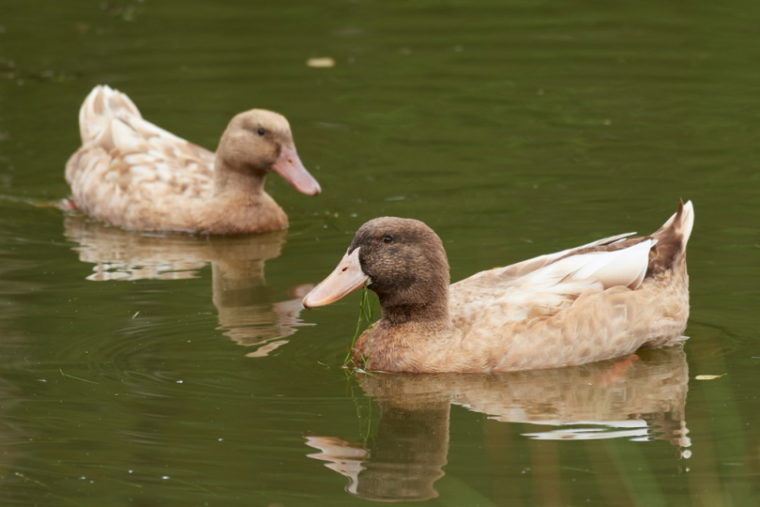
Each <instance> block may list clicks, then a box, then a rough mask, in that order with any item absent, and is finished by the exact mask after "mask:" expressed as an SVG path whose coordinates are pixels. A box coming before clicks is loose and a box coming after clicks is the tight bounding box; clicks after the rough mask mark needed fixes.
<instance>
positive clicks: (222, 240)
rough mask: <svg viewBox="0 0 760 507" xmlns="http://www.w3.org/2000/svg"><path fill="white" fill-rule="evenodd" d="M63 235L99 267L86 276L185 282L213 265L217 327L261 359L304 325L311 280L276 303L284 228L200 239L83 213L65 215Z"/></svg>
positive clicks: (103, 278)
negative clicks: (275, 272) (270, 265)
mask: <svg viewBox="0 0 760 507" xmlns="http://www.w3.org/2000/svg"><path fill="white" fill-rule="evenodd" d="M64 231H65V235H66V238H67V239H69V240H70V241H73V242H75V243H77V244H78V246H77V247H75V248H74V250H75V251H76V252H78V253H79V260H81V261H83V262H88V263H92V264H94V267H93V272H92V274H90V275H89V276H87V279H88V280H94V281H103V280H142V279H158V280H180V279H187V278H195V277H197V276H199V270H200V269H201V268H203V267H204V266H206V264H209V263H210V264H211V270H212V300H213V303H214V306H215V307H216V309H217V313H218V318H219V328H218V329H220V330H222V331H223V332H224V334H225V335H226V336H228V337H230V338H231V339H232V340H234V341H235V342H236V343H238V344H240V345H242V346H244V347H251V348H253V349H254V350H253V351H252V352H249V353H248V354H246V355H247V356H249V357H263V356H266V355H268V354H269V353H271V352H272V351H273V350H275V349H277V348H278V347H280V346H282V345H284V344H285V343H287V341H288V340H286V339H285V338H287V337H288V336H290V335H292V334H293V333H295V332H296V330H297V328H298V327H299V326H304V325H308V324H305V323H303V322H301V321H300V318H299V313H300V311H301V308H302V307H301V299H302V298H303V296H304V295H305V294H306V293H308V292H309V290H311V288H312V285H310V284H304V285H298V286H295V287H292V288H291V289H290V291H289V296H290V297H289V298H288V299H286V300H284V301H274V299H275V296H274V294H273V291H272V289H271V287H269V286H267V285H266V282H265V277H264V265H265V263H266V261H267V260H269V259H274V258H276V257H278V256H279V255H280V253H281V251H282V245H283V244H284V242H285V235H286V232H285V231H277V232H272V233H267V234H260V235H256V236H241V237H198V236H186V235H180V234H166V233H156V234H149V233H144V232H142V233H140V232H131V231H124V230H122V229H118V228H115V227H109V226H106V225H103V224H100V223H98V222H94V221H92V220H89V219H87V218H86V217H82V216H78V215H67V216H66V217H65V219H64Z"/></svg>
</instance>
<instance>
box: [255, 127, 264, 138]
mask: <svg viewBox="0 0 760 507" xmlns="http://www.w3.org/2000/svg"><path fill="white" fill-rule="evenodd" d="M256 133H257V134H258V135H260V136H263V135H264V134H266V133H267V131H266V130H264V128H263V127H259V128H258V130H256Z"/></svg>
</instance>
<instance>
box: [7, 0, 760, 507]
mask: <svg viewBox="0 0 760 507" xmlns="http://www.w3.org/2000/svg"><path fill="white" fill-rule="evenodd" d="M758 21H760V4H757V2H751V1H734V2H727V3H708V2H652V1H644V0H638V1H634V2H626V3H625V4H624V5H613V4H611V3H608V2H593V1H573V2H560V1H540V2H534V1H524V0H523V1H520V0H511V1H508V2H500V1H499V2H497V1H489V0H473V1H432V0H419V1H413V2H381V1H370V0H356V1H337V0H332V1H322V2H313V1H307V0H303V1H287V2H285V1H282V2H245V1H234V2H224V3H220V2H201V1H179V0H166V1H160V2H159V1H155V0H144V1H136V0H105V1H102V2H100V1H89V2H88V1H85V0H76V1H75V0H67V1H65V2H64V1H53V0H48V1H41V0H3V2H2V5H0V308H2V311H0V358H1V359H0V504H2V505H45V506H49V505H93V506H100V505H128V504H135V505H162V506H163V505H271V506H282V505H284V506H293V505H358V504H364V503H367V504H368V503H370V502H371V501H373V500H378V499H382V500H406V501H412V500H423V499H429V503H430V504H431V505H445V506H454V505H456V506H459V505H464V506H474V505H478V506H491V505H525V504H535V505H582V504H587V503H590V504H592V505H646V506H658V505H689V504H693V505H706V506H723V505H725V506H729V505H756V504H757V503H758V501H760V492H759V491H758V489H759V486H760V418H759V416H760V398H759V396H758V378H760V377H759V374H760V345H759V344H758V337H757V333H758V321H759V319H758V308H759V307H760V296H759V295H758V290H757V282H758V280H759V279H760V262H758V261H760V226H758V224H760V208H759V207H758V201H759V200H760V169H759V168H760V148H758V139H760V93H758V92H759V91H760V66H758V62H759V61H760V37H758V26H760V25H758ZM312 57H332V58H333V59H334V60H335V66H334V67H333V68H323V69H318V68H311V67H309V66H307V65H306V61H307V59H309V58H312ZM98 83H108V84H110V85H111V86H114V87H116V88H119V89H121V90H123V91H125V92H127V93H128V94H129V95H130V96H131V97H132V98H133V99H134V101H135V102H136V103H137V105H138V106H139V107H140V108H141V110H142V112H143V114H144V115H145V116H146V117H147V118H148V119H150V120H152V121H154V122H155V123H157V124H159V125H161V126H163V127H165V128H167V129H169V130H171V131H174V132H176V133H177V134H178V135H181V136H183V137H185V138H187V139H190V140H192V141H194V142H196V143H199V144H201V145H204V146H207V147H210V148H213V147H214V146H215V144H216V142H217V139H218V136H219V135H220V133H221V131H222V130H223V129H224V126H225V125H226V122H227V120H228V119H229V118H230V117H231V116H232V115H233V114H234V113H236V112H238V111H241V110H244V109H248V108H251V107H267V108H271V109H274V110H277V111H281V112H282V113H284V114H286V115H287V116H288V118H289V120H290V122H291V124H292V126H293V130H294V134H295V140H296V143H297V146H298V149H299V153H300V155H301V158H302V159H303V161H304V163H305V164H306V166H307V167H308V168H309V169H310V170H311V171H312V173H313V174H314V175H315V177H316V178H317V179H318V180H319V181H320V183H321V185H322V188H323V194H322V195H320V196H318V197H315V198H312V197H307V196H303V195H300V194H297V193H296V192H294V191H292V189H290V187H288V186H287V184H286V183H285V182H284V181H282V180H279V179H275V178H272V179H270V180H269V181H268V182H267V188H268V190H269V191H270V192H271V194H272V195H273V196H274V197H275V198H276V199H277V200H278V202H280V203H281V204H282V206H283V207H284V208H285V209H286V210H287V212H288V214H289V215H290V218H291V228H290V230H289V231H287V232H286V233H282V234H270V235H265V236H260V237H246V238H235V239H204V238H193V237H186V236H161V235H158V236H157V235H140V234H134V233H125V232H122V231H119V230H117V229H113V228H108V227H103V226H101V225H99V224H96V223H93V222H91V221H88V220H86V219H84V218H82V217H77V216H66V215H64V214H63V213H62V212H60V211H59V210H57V209H55V208H52V207H47V206H42V204H45V203H49V202H51V201H56V200H58V199H61V198H63V197H66V196H67V195H68V188H67V185H66V183H65V181H64V179H63V167H64V164H65V161H66V159H67V157H68V156H69V155H70V154H71V153H72V152H73V151H74V149H75V148H76V147H77V145H78V141H79V140H78V128H77V124H76V121H77V111H78V107H79V105H80V103H81V101H82V99H83V98H84V97H85V95H86V94H87V93H88V92H89V90H90V89H91V88H92V86H94V85H95V84H98ZM680 197H683V198H688V199H692V200H693V201H694V204H695V208H696V227H695V229H694V233H693V236H692V240H691V242H690V244H689V270H690V273H691V280H692V290H691V294H692V316H691V319H690V323H689V327H688V329H687V332H686V333H687V334H688V335H689V336H690V337H691V339H690V340H689V341H688V342H687V343H686V345H685V347H684V348H683V349H670V350H660V351H649V352H646V353H642V354H641V355H640V358H639V359H638V360H630V361H627V362H622V363H615V362H612V363H607V364H597V365H587V366H585V367H581V368H573V369H567V370H560V371H552V372H524V373H516V374H511V375H500V376H485V377H483V376H440V377H435V376H422V377H405V376H392V377H388V376H371V377H367V376H351V375H348V374H346V372H345V371H344V370H342V369H341V363H342V361H343V357H344V355H345V351H346V347H347V345H348V343H349V342H350V339H351V336H352V334H353V332H354V327H355V325H356V318H357V315H358V301H359V295H358V294H355V295H353V296H351V297H348V298H346V299H345V300H343V301H341V302H339V303H336V304H334V305H332V306H330V307H326V308H323V309H318V310H314V311H310V312H304V313H300V314H299V308H300V307H299V305H298V297H299V295H301V294H303V292H304V291H305V290H307V289H308V286H309V284H312V283H316V282H317V281H319V280H320V279H321V278H322V277H323V276H325V275H326V274H327V273H328V272H329V271H330V270H331V269H332V267H333V266H334V264H335V263H336V262H337V260H338V259H339V257H340V256H341V254H342V253H343V251H344V249H345V248H346V246H347V244H348V242H349V241H350V238H351V236H352V234H353V232H354V230H355V229H356V228H357V227H358V226H359V225H360V224H361V223H363V222H364V221H366V220H367V219H369V218H372V217H375V216H379V215H399V216H410V217H415V218H419V219H422V220H425V221H426V222H428V223H429V224H430V225H431V226H432V227H434V228H435V229H436V230H437V231H438V232H439V234H440V235H441V237H442V238H443V240H444V243H445V246H446V248H447V250H448V253H449V259H450V263H451V265H452V277H453V279H459V278H462V277H464V276H467V275H469V274H471V273H474V272H477V271H479V270H482V269H486V268H490V267H494V266H498V265H504V264H506V263H509V262H513V261H517V260H520V259H523V258H527V257H529V256H534V255H538V254H541V253H545V252H549V251H556V250H558V249H562V248H566V247H569V246H574V245H576V244H580V243H581V242H586V241H590V240H593V239H596V238H598V237H601V236H605V235H609V234H614V233H618V232H624V231H628V230H638V231H640V232H649V231H651V230H653V229H654V228H656V227H657V226H658V225H659V224H660V223H661V222H662V221H664V219H665V218H667V217H668V216H669V215H670V214H671V213H672V212H673V210H674V209H675V206H676V203H677V200H678V198H680ZM697 375H724V376H722V377H720V378H717V379H714V380H697V379H696V378H695V377H696V376H697ZM325 465H328V467H326V466H325Z"/></svg>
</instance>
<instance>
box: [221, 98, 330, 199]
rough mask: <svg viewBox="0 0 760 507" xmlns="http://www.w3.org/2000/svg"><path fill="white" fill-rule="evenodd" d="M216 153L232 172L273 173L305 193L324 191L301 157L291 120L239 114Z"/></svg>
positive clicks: (264, 113)
mask: <svg viewBox="0 0 760 507" xmlns="http://www.w3.org/2000/svg"><path fill="white" fill-rule="evenodd" d="M216 154H217V158H220V159H221V162H222V163H223V164H224V166H225V167H226V168H227V169H229V170H232V171H236V172H240V173H246V172H250V173H253V174H257V175H259V176H263V175H265V174H266V173H267V172H269V171H272V172H275V173H277V174H279V175H280V176H282V177H283V178H284V179H285V181H287V182H288V183H290V184H291V185H292V186H293V188H295V189H296V190H298V191H299V192H301V193H304V194H308V195H316V194H318V193H319V192H320V191H321V188H320V186H319V183H318V182H317V180H315V179H314V177H313V176H312V175H311V174H309V171H307V170H306V168H305V167H304V165H303V163H301V159H300V158H299V157H298V153H297V152H296V146H295V143H294V142H293V135H292V134H291V132H290V124H289V123H288V120H287V119H285V117H284V116H282V115H281V114H278V113H275V112H273V111H267V110H265V109H251V110H250V111H245V112H243V113H240V114H237V115H235V117H234V118H232V120H230V123H229V124H228V125H227V129H226V130H225V131H224V134H222V138H221V140H220V141H219V147H218V149H217V152H216Z"/></svg>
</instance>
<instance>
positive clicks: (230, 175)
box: [214, 156, 266, 196]
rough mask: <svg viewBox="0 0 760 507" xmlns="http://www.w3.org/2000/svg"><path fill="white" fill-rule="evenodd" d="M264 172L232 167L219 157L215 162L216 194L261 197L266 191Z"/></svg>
mask: <svg viewBox="0 0 760 507" xmlns="http://www.w3.org/2000/svg"><path fill="white" fill-rule="evenodd" d="M265 179H266V173H265V172H264V171H257V170H252V169H250V168H248V167H238V166H234V165H231V164H229V163H227V162H225V160H224V159H223V158H222V157H219V156H217V158H216V161H215V162H214V193H216V194H222V193H230V192H233V193H240V194H245V195H247V196H254V195H260V194H261V193H262V192H263V191H264V180H265Z"/></svg>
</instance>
